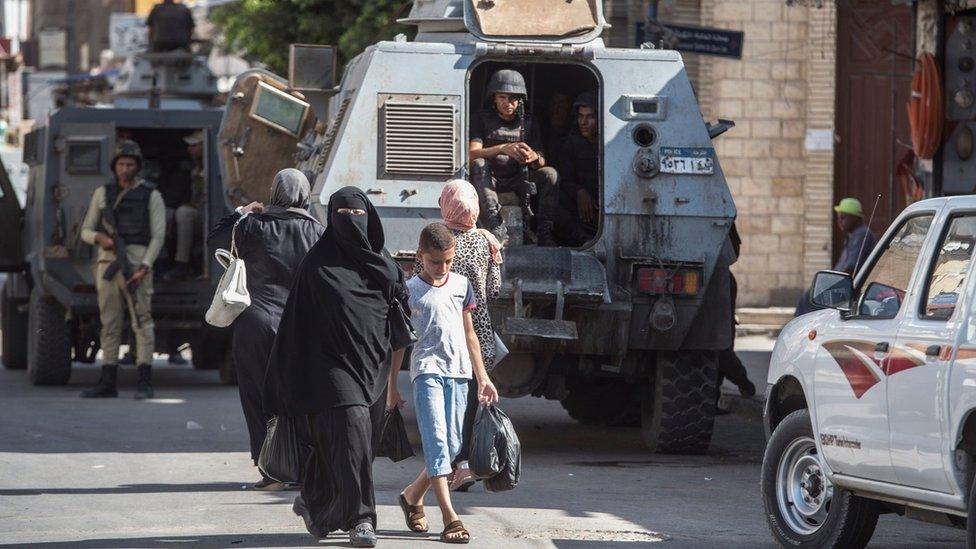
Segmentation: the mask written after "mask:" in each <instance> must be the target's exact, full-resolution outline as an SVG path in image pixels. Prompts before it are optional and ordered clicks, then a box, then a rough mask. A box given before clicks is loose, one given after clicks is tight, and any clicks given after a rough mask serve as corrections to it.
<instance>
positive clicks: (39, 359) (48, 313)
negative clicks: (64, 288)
mask: <svg viewBox="0 0 976 549" xmlns="http://www.w3.org/2000/svg"><path fill="white" fill-rule="evenodd" d="M27 326H28V329H27V375H28V377H29V378H30V381H31V383H33V384H34V385H64V384H65V383H67V382H68V378H70V377H71V339H70V337H69V333H70V332H69V330H68V323H67V322H66V321H65V319H64V307H62V306H61V304H60V303H58V301H57V300H56V299H54V298H53V297H49V296H44V295H42V294H41V290H40V289H39V288H34V289H33V290H31V296H30V312H29V314H28V320H27Z"/></svg>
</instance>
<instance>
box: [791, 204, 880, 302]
mask: <svg viewBox="0 0 976 549" xmlns="http://www.w3.org/2000/svg"><path fill="white" fill-rule="evenodd" d="M834 213H836V214H837V226H838V227H840V230H842V231H844V235H845V236H846V238H845V239H844V247H843V248H842V249H841V252H840V257H839V258H838V259H837V263H835V264H834V270H835V271H841V272H845V273H848V274H850V275H852V276H853V275H854V273H855V272H857V270H858V269H860V268H861V267H863V266H864V262H865V261H866V260H867V258H868V256H869V255H871V250H873V249H874V246H875V244H877V243H878V238H877V237H876V236H874V233H872V232H871V229H869V228H868V226H867V224H866V223H864V210H863V209H862V208H861V201H860V200H858V199H856V198H849V197H848V198H843V199H841V201H840V202H838V203H837V205H836V206H834ZM819 308H820V307H816V306H814V305H813V304H812V303H810V291H809V290H807V291H806V292H804V293H803V296H802V297H801V298H800V303H799V304H798V305H797V306H796V313H795V315H796V316H800V315H802V314H805V313H809V312H810V311H815V310H817V309H819Z"/></svg>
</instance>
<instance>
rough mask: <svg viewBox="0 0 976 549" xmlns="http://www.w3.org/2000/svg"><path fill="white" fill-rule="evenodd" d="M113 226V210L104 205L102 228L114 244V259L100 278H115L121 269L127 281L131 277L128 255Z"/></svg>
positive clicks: (114, 225) (131, 271)
mask: <svg viewBox="0 0 976 549" xmlns="http://www.w3.org/2000/svg"><path fill="white" fill-rule="evenodd" d="M115 227H116V222H115V210H113V209H112V208H111V207H110V206H108V205H106V206H105V207H104V208H102V229H103V230H104V231H105V234H107V235H108V236H109V238H111V239H112V244H114V245H115V261H113V262H112V264H111V265H109V266H108V268H107V269H105V274H104V275H102V279H103V280H109V281H110V280H112V279H113V278H115V275H116V274H118V272H119V271H122V276H123V277H124V278H125V280H126V281H128V280H129V279H130V278H132V274H133V270H132V265H130V264H129V257H128V255H126V253H125V242H124V241H123V240H122V237H121V236H119V232H118V231H117V230H115Z"/></svg>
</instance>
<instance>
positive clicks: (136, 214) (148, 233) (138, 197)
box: [105, 182, 153, 246]
mask: <svg viewBox="0 0 976 549" xmlns="http://www.w3.org/2000/svg"><path fill="white" fill-rule="evenodd" d="M121 192H122V187H120V186H119V184H118V182H112V183H108V184H106V185H105V206H106V207H108V208H112V205H113V204H115V201H116V200H119V194H120V193H121ZM152 192H153V189H152V188H151V187H149V186H148V185H146V184H145V183H143V184H141V185H136V186H135V187H132V188H130V189H129V192H127V193H125V194H124V195H123V196H122V199H121V200H119V204H118V206H115V207H114V208H113V210H114V212H115V230H116V231H118V233H119V236H120V237H122V241H123V242H125V244H126V245H127V246H128V245H129V244H140V245H142V246H146V245H148V244H149V240H151V239H152V230H151V229H150V226H149V197H150V196H151V195H152Z"/></svg>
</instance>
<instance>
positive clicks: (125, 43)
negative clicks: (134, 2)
mask: <svg viewBox="0 0 976 549" xmlns="http://www.w3.org/2000/svg"><path fill="white" fill-rule="evenodd" d="M148 45H149V29H148V28H147V27H146V20H145V19H143V18H142V17H140V16H139V15H136V14H133V13H113V14H111V15H110V16H109V48H111V49H112V53H113V54H114V55H115V57H116V58H122V57H127V56H129V55H132V54H134V53H139V52H142V51H146V48H147V47H148Z"/></svg>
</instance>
